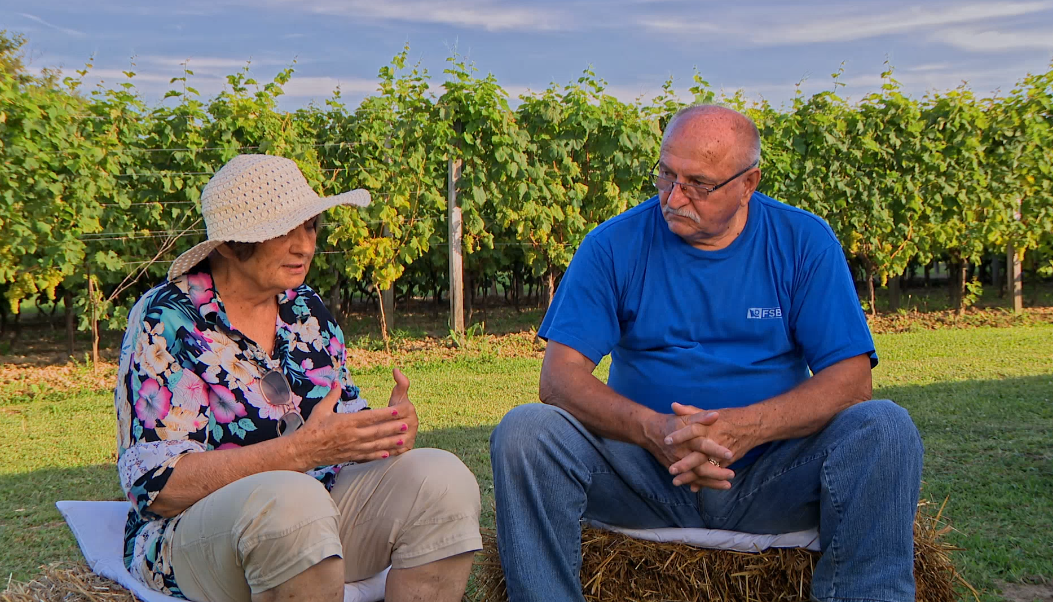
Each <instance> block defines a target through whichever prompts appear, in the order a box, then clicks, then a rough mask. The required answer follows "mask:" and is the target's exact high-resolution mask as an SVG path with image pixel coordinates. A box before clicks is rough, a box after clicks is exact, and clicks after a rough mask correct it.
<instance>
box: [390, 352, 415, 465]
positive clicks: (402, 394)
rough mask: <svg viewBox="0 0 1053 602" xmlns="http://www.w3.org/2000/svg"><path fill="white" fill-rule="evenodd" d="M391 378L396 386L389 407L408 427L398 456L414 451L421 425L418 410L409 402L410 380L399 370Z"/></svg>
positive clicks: (399, 447)
mask: <svg viewBox="0 0 1053 602" xmlns="http://www.w3.org/2000/svg"><path fill="white" fill-rule="evenodd" d="M391 376H392V377H394V379H395V386H394V388H392V389H391V398H390V399H389V400H388V407H389V408H391V409H392V410H393V411H396V412H398V418H399V419H400V420H402V421H403V422H405V423H406V427H407V428H406V437H405V438H404V439H403V440H402V443H401V444H400V445H399V446H398V448H397V449H395V452H394V453H395V454H396V455H398V454H404V453H406V452H408V451H409V450H411V449H413V444H414V442H416V440H417V427H418V426H419V423H418V421H417V408H415V407H413V403H412V402H410V400H409V384H410V383H409V379H408V378H406V375H405V374H403V373H402V370H399V369H398V368H395V369H394V370H392V371H391Z"/></svg>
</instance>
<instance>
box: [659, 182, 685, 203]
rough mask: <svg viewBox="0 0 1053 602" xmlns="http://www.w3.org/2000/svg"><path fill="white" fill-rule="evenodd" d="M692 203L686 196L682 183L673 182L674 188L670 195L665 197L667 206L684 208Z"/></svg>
mask: <svg viewBox="0 0 1053 602" xmlns="http://www.w3.org/2000/svg"><path fill="white" fill-rule="evenodd" d="M690 203H691V200H690V199H688V198H687V195H685V194H684V186H683V183H682V182H673V187H672V188H671V189H670V190H669V194H667V195H666V197H665V204H666V205H671V206H673V207H683V206H684V205H688V204H690Z"/></svg>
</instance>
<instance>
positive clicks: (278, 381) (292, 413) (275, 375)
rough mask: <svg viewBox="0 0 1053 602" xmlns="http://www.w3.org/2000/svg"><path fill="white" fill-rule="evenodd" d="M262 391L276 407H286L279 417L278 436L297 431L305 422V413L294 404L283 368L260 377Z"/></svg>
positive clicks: (266, 398) (267, 400) (264, 397)
mask: <svg viewBox="0 0 1053 602" xmlns="http://www.w3.org/2000/svg"><path fill="white" fill-rule="evenodd" d="M260 393H262V394H263V400H264V401H266V402H267V403H269V404H270V405H272V406H274V407H276V408H283V409H285V410H286V411H285V413H284V414H282V417H281V418H279V419H278V436H279V437H284V436H285V435H291V434H293V433H295V432H296V430H297V429H299V428H300V427H301V426H303V424H304V420H303V415H302V414H300V411H299V410H297V409H296V408H294V407H293V405H292V387H291V386H290V385H289V379H287V378H285V374H283V373H282V371H281V370H271V371H270V372H268V373H266V374H264V375H263V377H262V378H260Z"/></svg>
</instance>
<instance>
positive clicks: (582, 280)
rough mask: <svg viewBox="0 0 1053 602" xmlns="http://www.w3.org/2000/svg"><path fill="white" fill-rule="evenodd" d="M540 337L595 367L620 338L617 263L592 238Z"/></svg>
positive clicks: (564, 282)
mask: <svg viewBox="0 0 1053 602" xmlns="http://www.w3.org/2000/svg"><path fill="white" fill-rule="evenodd" d="M538 336H539V337H541V338H542V339H545V340H547V341H555V342H557V343H561V344H563V345H566V346H568V347H570V348H572V349H574V350H576V351H578V352H579V353H581V354H582V355H584V356H585V357H587V358H589V360H591V361H592V362H593V363H595V364H598V363H599V362H600V360H601V359H603V356H605V355H607V354H608V353H610V352H611V349H613V348H614V346H615V345H616V344H617V343H618V340H619V339H620V338H621V328H620V324H619V320H618V292H617V284H616V279H615V266H614V259H613V257H612V256H611V255H610V253H609V252H607V251H606V250H605V249H604V248H603V246H602V242H601V241H599V240H597V238H596V237H595V236H594V235H592V234H590V235H589V236H586V237H585V240H584V241H582V243H581V246H580V247H578V251H577V252H576V253H575V254H574V258H573V259H572V260H571V262H570V267H569V268H567V273H566V274H564V275H563V279H562V280H561V281H560V283H559V288H558V289H557V290H556V295H555V297H554V298H553V300H552V306H551V307H550V308H549V310H548V313H546V314H545V319H544V320H543V321H542V322H541V328H540V329H538Z"/></svg>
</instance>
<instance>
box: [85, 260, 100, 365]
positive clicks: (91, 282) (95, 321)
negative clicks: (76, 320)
mask: <svg viewBox="0 0 1053 602" xmlns="http://www.w3.org/2000/svg"><path fill="white" fill-rule="evenodd" d="M87 275H88V302H89V303H90V304H91V371H92V373H97V372H98V371H99V311H98V310H99V304H98V302H97V301H96V299H95V279H94V278H92V277H91V268H90V267H89V268H88V270H87Z"/></svg>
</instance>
